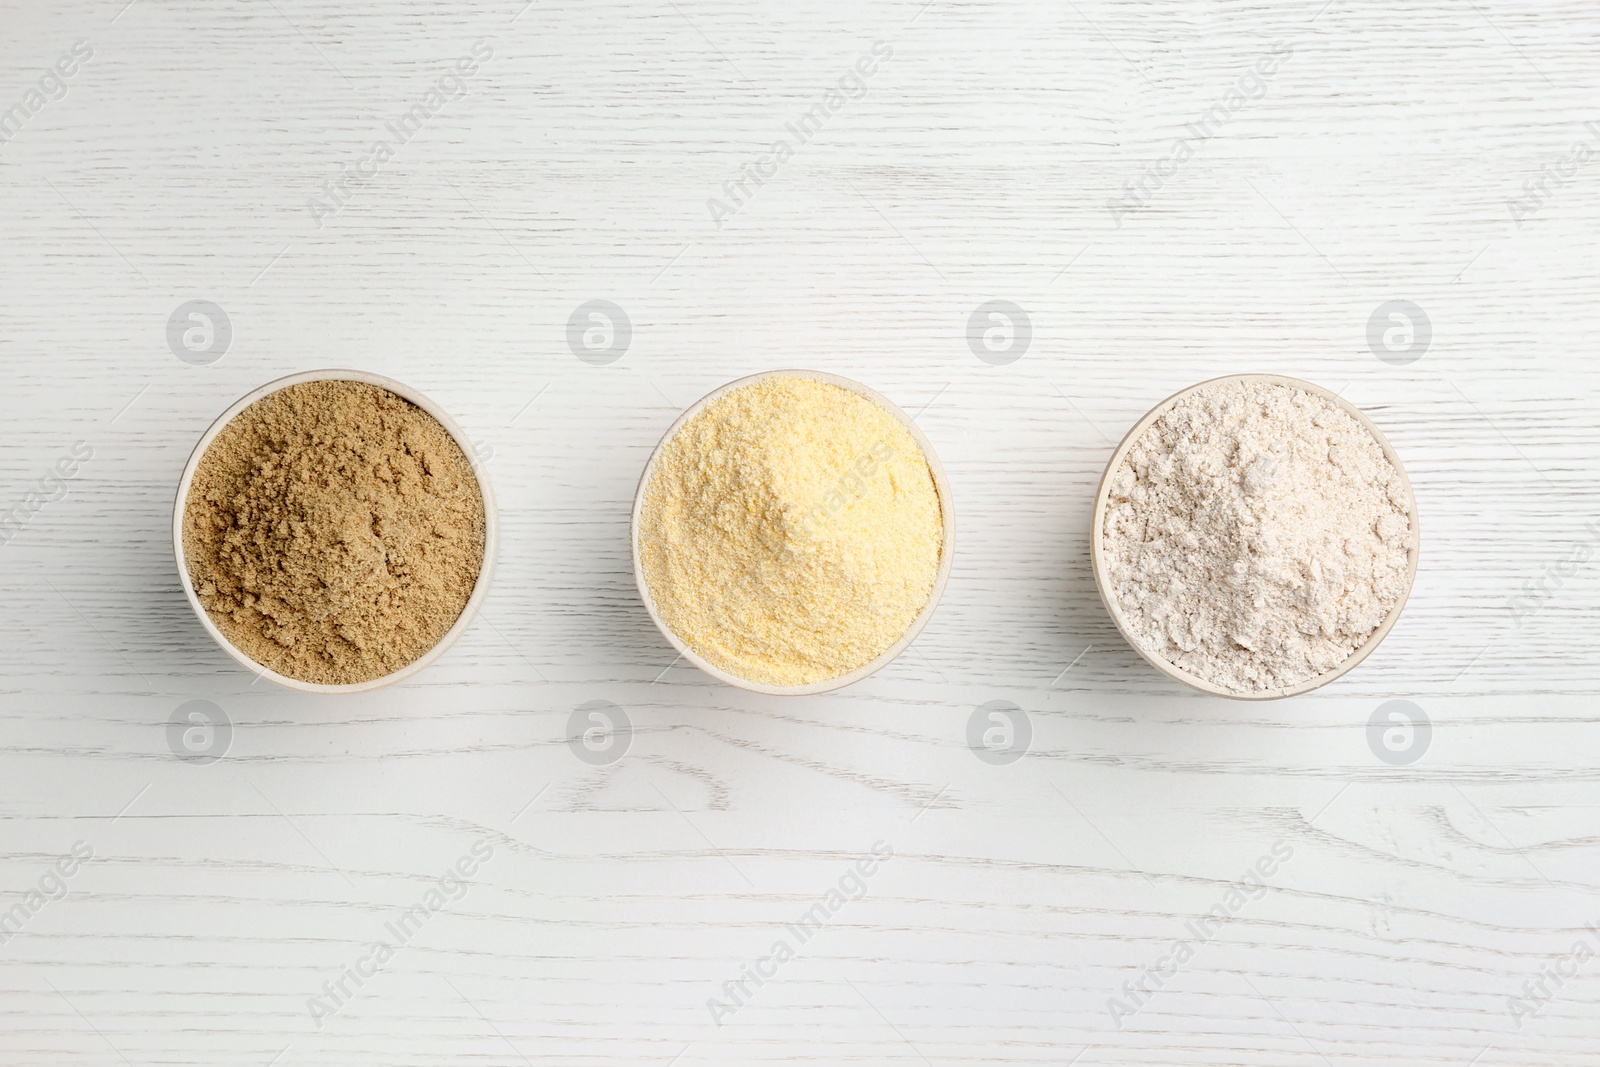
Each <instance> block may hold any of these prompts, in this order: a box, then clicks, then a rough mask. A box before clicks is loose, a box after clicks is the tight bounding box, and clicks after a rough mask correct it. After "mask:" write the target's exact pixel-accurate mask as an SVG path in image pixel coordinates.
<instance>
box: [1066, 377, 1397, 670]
mask: <svg viewBox="0 0 1600 1067" xmlns="http://www.w3.org/2000/svg"><path fill="white" fill-rule="evenodd" d="M1224 382H1267V383H1271V384H1274V385H1286V386H1290V387H1292V388H1296V389H1303V390H1305V391H1306V392H1308V393H1312V394H1314V395H1316V396H1320V397H1322V398H1323V399H1325V400H1329V401H1331V402H1332V403H1334V404H1335V405H1337V406H1338V407H1339V408H1340V410H1342V411H1346V412H1349V413H1350V414H1351V415H1353V416H1354V417H1355V419H1356V421H1357V422H1358V423H1359V424H1360V425H1361V426H1362V427H1364V428H1365V429H1366V431H1367V432H1368V433H1369V434H1371V435H1372V437H1373V439H1374V440H1376V441H1377V442H1378V445H1379V447H1380V448H1382V449H1383V454H1384V456H1385V457H1386V458H1387V459H1388V460H1389V462H1390V463H1391V464H1392V465H1393V466H1394V469H1395V472H1396V473H1397V474H1398V475H1399V476H1400V484H1401V485H1402V486H1403V487H1404V488H1405V498H1406V514H1407V517H1408V518H1409V519H1410V520H1411V533H1410V536H1409V537H1408V538H1407V544H1406V555H1407V561H1406V574H1405V585H1404V587H1403V588H1402V589H1401V591H1400V599H1399V600H1397V601H1395V604H1394V607H1392V608H1390V609H1389V613H1388V614H1387V615H1386V616H1385V617H1384V619H1383V621H1382V622H1381V623H1379V624H1378V627H1377V629H1375V630H1373V631H1372V633H1370V634H1368V635H1367V639H1366V640H1365V641H1363V642H1362V643H1361V645H1360V646H1359V647H1357V648H1356V650H1355V651H1353V652H1351V653H1350V655H1348V656H1346V657H1345V658H1344V659H1343V660H1342V661H1341V662H1340V663H1339V665H1338V666H1336V667H1334V668H1333V669H1332V670H1329V671H1325V672H1324V673H1322V674H1319V675H1316V676H1314V677H1311V678H1308V679H1306V680H1305V681H1303V682H1297V683H1295V684H1294V685H1291V686H1283V687H1280V688H1277V689H1262V690H1258V691H1254V692H1249V693H1239V692H1235V691H1233V690H1231V689H1224V688H1223V687H1222V686H1219V685H1217V684H1216V683H1214V682H1209V681H1207V680H1206V679H1204V678H1201V677H1199V676H1198V675H1194V674H1190V673H1189V672H1188V671H1186V670H1184V669H1183V668H1181V667H1179V666H1177V665H1176V664H1174V663H1171V662H1169V661H1167V660H1165V659H1162V658H1161V657H1160V656H1157V655H1155V654H1154V653H1150V652H1146V651H1145V650H1144V649H1143V648H1141V647H1140V645H1139V643H1138V642H1137V641H1136V640H1135V639H1134V636H1133V632H1132V627H1131V626H1130V625H1129V624H1128V621H1127V617H1126V616H1125V615H1124V614H1123V611H1122V607H1121V605H1120V604H1118V603H1117V598H1116V597H1115V596H1114V595H1112V593H1111V591H1110V585H1111V578H1110V574H1109V573H1108V571H1109V564H1108V563H1107V561H1106V559H1105V553H1104V550H1103V547H1102V545H1101V541H1102V539H1103V536H1104V529H1105V513H1106V507H1107V504H1108V503H1109V501H1110V498H1111V480H1112V478H1113V476H1114V475H1115V474H1116V472H1117V471H1118V470H1120V469H1121V468H1122V463H1123V460H1124V459H1126V458H1127V455H1128V453H1129V452H1130V451H1131V450H1132V449H1133V446H1134V444H1135V442H1137V441H1138V440H1139V438H1140V437H1142V436H1143V435H1144V432H1145V431H1146V430H1148V429H1149V428H1150V427H1151V426H1152V425H1153V424H1154V423H1155V422H1156V420H1157V419H1159V418H1161V416H1163V415H1165V414H1166V413H1167V412H1168V411H1170V410H1171V409H1172V407H1173V406H1174V405H1175V404H1177V403H1178V402H1179V401H1180V400H1182V399H1183V398H1185V397H1187V396H1189V395H1190V394H1192V393H1195V392H1198V391H1200V390H1202V389H1206V388H1209V387H1211V386H1215V385H1219V384H1221V383H1224ZM1421 555H1422V525H1421V515H1420V513H1419V512H1418V509H1417V494H1416V491H1415V489H1414V488H1413V487H1412V484H1411V477H1410V476H1409V475H1408V474H1407V473H1406V468H1405V464H1403V463H1401V462H1400V456H1399V454H1398V453H1397V452H1395V450H1394V446H1393V445H1391V444H1390V443H1389V439H1388V438H1387V437H1386V436H1384V433H1383V431H1382V430H1380V429H1378V426H1377V424H1376V423H1374V422H1373V421H1372V420H1371V419H1370V418H1368V417H1367V415H1366V413H1365V412H1363V411H1362V410H1361V409H1360V408H1358V407H1356V406H1355V405H1354V404H1352V403H1351V402H1350V401H1348V400H1346V399H1345V398H1344V397H1342V396H1340V395H1339V394H1338V393H1335V392H1334V391H1333V390H1331V389H1326V388H1324V387H1322V386H1320V385H1317V384H1316V383H1315V382H1308V381H1306V380H1304V379H1303V378H1292V377H1289V376H1288V375H1284V374H1271V373H1243V374H1224V375H1221V376H1219V377H1216V378H1208V379H1206V380H1205V381H1203V382H1196V383H1195V384H1194V385H1191V386H1188V387H1187V388H1184V389H1180V390H1178V391H1177V392H1176V393H1173V394H1172V395H1171V396H1169V397H1167V398H1166V399H1165V400H1163V401H1161V402H1160V403H1158V404H1157V405H1156V406H1155V407H1153V408H1151V409H1150V410H1149V411H1147V412H1146V413H1145V415H1144V417H1143V418H1141V419H1140V420H1139V421H1138V422H1136V423H1134V424H1133V428H1132V429H1130V430H1129V431H1128V432H1127V434H1125V435H1124V436H1123V438H1122V440H1121V442H1119V443H1118V445H1117V447H1116V450H1115V451H1114V452H1112V454H1111V459H1110V461H1109V462H1108V463H1107V464H1106V468H1105V472H1104V473H1103V474H1102V475H1101V476H1100V484H1099V486H1098V487H1097V488H1096V489H1095V496H1094V509H1093V511H1092V512H1091V515H1090V527H1089V559H1090V568H1091V570H1092V571H1093V572H1094V584H1095V589H1096V590H1097V591H1098V592H1099V594H1100V602H1101V603H1102V604H1104V605H1105V607H1106V611H1107V612H1108V613H1109V614H1110V616H1111V621H1112V622H1113V623H1115V624H1116V627H1117V632H1118V633H1120V634H1121V635H1122V637H1123V640H1125V641H1127V642H1128V644H1129V645H1130V646H1131V647H1132V648H1133V650H1134V651H1135V652H1137V653H1139V655H1140V656H1141V657H1142V658H1143V659H1144V660H1145V662H1147V663H1149V664H1150V665H1151V666H1152V667H1154V668H1156V670H1158V671H1160V672H1161V673H1162V674H1164V675H1166V676H1167V677H1168V678H1171V679H1173V680H1174V681H1178V682H1182V683H1183V684H1184V685H1187V686H1189V687H1190V688H1191V689H1198V690H1199V691H1200V692H1202V693H1207V694H1209V695H1211V696H1220V697H1227V698H1228V699H1230V700H1282V699H1284V698H1285V697H1292V696H1300V695H1301V694H1303V693H1309V692H1311V691H1312V690H1315V689H1320V688H1322V687H1323V686H1325V685H1327V684H1329V683H1330V682H1334V681H1337V680H1338V679H1339V678H1342V677H1344V676H1345V675H1346V674H1348V673H1350V672H1351V671H1352V670H1354V669H1355V668H1356V667H1357V666H1358V665H1359V664H1360V663H1361V661H1362V660H1364V659H1366V658H1367V656H1369V655H1370V654H1371V653H1372V651H1373V650H1374V649H1376V648H1377V647H1378V645H1380V644H1382V643H1383V639H1384V638H1385V637H1387V636H1389V631H1390V630H1392V629H1393V628H1394V624H1395V623H1396V622H1397V621H1398V620H1399V618H1400V614H1401V612H1402V611H1404V610H1405V606H1406V602H1407V601H1408V600H1409V599H1410V597H1411V587H1412V585H1413V584H1414V583H1415V581H1416V577H1417V569H1418V566H1419V563H1420V560H1421Z"/></svg>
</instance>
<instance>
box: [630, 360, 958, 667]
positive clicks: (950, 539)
mask: <svg viewBox="0 0 1600 1067" xmlns="http://www.w3.org/2000/svg"><path fill="white" fill-rule="evenodd" d="M770 378H812V379H815V380H817V381H822V382H827V383H828V384H830V385H837V386H839V387H840V388H842V389H848V390H849V391H851V392H853V393H855V394H857V395H858V396H862V397H865V398H866V399H867V400H870V401H872V402H873V403H875V404H877V405H878V406H879V407H881V408H883V409H884V410H885V411H887V412H888V413H889V414H890V415H892V416H893V417H894V418H895V420H896V421H898V422H899V423H900V425H902V426H904V427H905V428H906V430H907V431H908V432H909V433H910V434H911V439H912V440H913V441H915V442H916V443H917V447H918V448H919V449H920V450H921V451H922V458H923V461H924V462H925V463H926V464H927V466H928V472H929V473H930V474H931V475H932V477H933V491H934V494H935V496H936V497H937V498H938V501H939V512H940V518H941V522H942V526H943V532H944V543H943V544H942V545H941V546H940V549H939V569H938V571H937V572H936V573H935V575H934V579H933V588H932V589H931V590H930V591H929V593H928V602H927V603H926V604H924V605H923V606H922V610H921V611H919V612H918V613H917V617H916V618H915V619H913V620H912V621H911V625H910V626H909V627H907V628H906V631H905V632H904V633H903V634H901V635H900V637H899V638H898V639H897V640H896V641H895V642H894V644H892V645H890V646H889V647H888V648H886V649H884V650H883V651H882V652H881V653H879V654H878V655H877V656H876V657H875V658H873V659H872V660H870V661H869V662H867V663H864V664H862V665H861V666H859V667H856V668H855V669H853V670H851V671H848V672H846V673H845V674H841V675H839V676H837V677H835V678H827V679H824V680H822V681H820V682H807V683H805V684H804V685H768V684H766V683H763V682H755V681H751V680H750V679H748V678H742V677H740V676H739V675H737V674H734V673H732V672H731V671H728V670H726V669H724V668H722V667H718V666H717V665H716V664H714V663H711V662H709V661H708V660H706V659H705V657H703V656H701V655H700V654H699V653H698V652H696V651H695V650H694V649H692V648H690V647H689V645H688V643H687V642H685V641H683V640H682V639H681V638H679V637H678V635H677V634H676V633H674V632H673V630H672V628H671V627H670V626H668V625H667V622H666V620H665V619H663V618H662V617H661V613H660V612H659V611H657V610H656V604H655V598H654V597H652V596H651V594H650V588H649V583H647V582H646V581H645V576H644V561H643V559H642V557H641V555H640V551H639V538H640V534H641V529H640V527H641V522H640V520H641V516H642V514H643V511H644V499H645V489H646V487H648V486H649V484H650V477H651V475H652V474H654V473H655V469H656V463H657V461H658V460H659V459H660V458H661V454H662V452H664V451H665V450H666V447H667V442H669V441H671V440H672V439H673V438H674V437H675V436H677V434H678V431H679V430H681V429H682V428H683V426H684V425H685V424H686V423H688V422H689V421H690V420H691V419H693V418H694V417H695V416H696V415H698V414H700V413H701V412H702V411H704V410H705V409H706V408H707V407H709V406H710V405H711V404H713V403H715V402H716V401H717V400H719V399H721V398H722V397H724V396H726V395H727V394H729V393H731V392H733V391H734V390H736V389H742V388H744V387H745V386H748V385H754V384H755V383H756V382H761V381H766V380H768V379H770ZM955 537H956V518H955V505H954V502H953V500H952V498H951V495H950V482H949V479H948V478H947V477H946V475H945V470H944V465H943V464H942V463H940V462H939V455H938V453H937V452H935V451H934V449H933V443H932V442H931V441H929V440H928V437H927V435H926V434H924V433H923V432H922V430H921V428H920V427H918V426H917V424H916V422H915V421H914V420H913V419H912V418H911V416H909V415H907V414H906V413H905V412H904V411H903V410H901V408H900V407H899V405H897V404H896V403H895V402H894V401H892V400H890V399H889V398H888V397H886V396H884V395H883V394H882V393H880V392H878V391H877V390H875V389H873V388H871V387H869V386H866V385H863V384H862V383H860V382H858V381H856V380H854V379H853V378H846V377H843V376H842V375H838V374H832V373H829V372H827V371H819V370H789V369H785V370H767V371H761V372H759V373H757V374H748V375H745V376H744V377H742V378H735V379H734V380H733V381H730V382H727V383H725V384H723V385H720V386H718V387H717V388H715V389H713V390H711V392H709V393H707V394H706V395H705V396H703V397H701V398H700V399H699V400H697V401H695V402H694V403H693V404H691V405H689V406H688V407H687V408H685V409H684V411H683V412H682V413H681V414H680V415H679V416H678V417H677V418H676V419H674V420H673V422H672V425H671V426H668V427H667V430H666V432H665V433H663V434H662V435H661V440H660V441H659V442H657V443H656V447H655V449H654V450H653V451H652V452H651V453H650V459H649V461H648V462H646V463H645V465H644V471H643V472H642V473H641V474H640V475H639V484H638V487H637V488H636V489H635V490H634V494H633V511H632V514H631V516H630V517H629V521H628V542H629V546H630V550H631V552H632V555H633V580H634V584H635V585H637V586H638V588H639V597H640V599H641V600H642V601H643V602H644V607H645V610H646V611H647V612H649V613H650V618H651V620H652V621H653V622H654V623H655V624H656V629H658V630H660V631H661V633H662V636H664V637H665V638H666V639H667V641H668V642H669V643H670V644H671V645H672V647H673V648H675V649H676V650H677V651H678V653H679V655H681V656H682V657H683V658H684V659H686V660H688V661H689V662H690V663H692V664H694V665H695V666H696V667H698V668H700V670H702V671H704V672H705V673H706V674H709V675H710V676H711V677H713V678H715V679H717V680H718V681H720V682H724V683H726V684H728V685H731V686H734V687H736V688H739V689H745V690H748V691H750V692H753V693H765V694H768V695H770V696H811V695H814V694H817V693H829V692H832V691H834V690H836V689H843V688H844V687H845V686H848V685H854V684H855V683H856V682H859V681H861V680H862V679H864V678H867V677H869V676H871V675H873V674H875V673H877V672H878V671H880V670H882V669H883V668H884V667H886V666H888V665H889V664H890V663H892V662H894V660H895V659H896V658H898V657H899V655H900V654H901V653H902V652H904V651H905V650H906V649H907V648H909V647H911V642H912V641H914V640H916V637H917V635H918V634H919V633H921V632H922V629H923V627H925V626H927V624H928V621H929V620H930V619H932V618H933V613H934V611H935V610H936V609H937V608H938V606H939V600H940V598H941V597H942V596H943V595H944V589H945V585H946V583H947V582H948V581H949V579H950V571H951V567H952V566H953V564H954V562H955Z"/></svg>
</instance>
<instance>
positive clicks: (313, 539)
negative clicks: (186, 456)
mask: <svg viewBox="0 0 1600 1067" xmlns="http://www.w3.org/2000/svg"><path fill="white" fill-rule="evenodd" d="M183 544H184V556H185V560H186V562H187V564H188V570H189V580H190V582H192V583H193V586H194V589H195V591H196V592H197V593H198V594H199V597H200V602H201V604H202V605H204V607H205V609H206V612H207V614H208V615H209V616H210V618H211V620H212V622H214V623H215V624H216V625H217V627H218V628H219V629H220V630H221V631H222V632H223V634H224V635H225V636H226V637H227V638H228V640H229V641H231V642H232V643H233V644H234V645H235V646H236V647H237V648H238V649H239V650H240V651H242V652H243V653H245V655H247V656H249V657H250V658H251V659H253V660H255V661H256V662H257V663H260V664H262V665H264V666H266V667H269V668H271V669H272V670H275V671H277V672H278V673H279V674H283V675H286V676H287V677H290V678H296V679H299V680H301V681H307V682H318V683H323V684H332V685H343V684H350V683H353V682H364V681H369V680H371V679H373V678H380V677H382V676H384V675H386V674H391V673H393V672H394V671H397V670H399V669H400V668H401V667H404V666H405V665H406V664H408V663H411V662H412V661H414V660H416V659H417V658H419V657H420V656H422V655H423V654H425V653H426V652H427V651H428V650H429V649H431V648H432V647H433V646H434V645H436V644H437V643H438V642H439V639H440V638H442V637H443V636H444V634H445V632H446V631H448V630H449V629H450V627H451V625H453V624H454V623H455V621H456V619H457V618H458V617H460V615H461V611H462V609H463V608H464V607H465V606H466V603H467V600H468V598H469V597H470V596H471V595H472V590H473V587H474V586H475V585H476V584H477V580H478V573H479V571H480V570H481V568H482V565H483V549H484V506H483V496H482V494H481V492H480V490H479V487H478V480H477V477H476V476H475V475H474V474H473V471H472V465H471V464H470V463H469V462H468V460H467V457H466V456H465V454H463V453H462V451H461V448H460V446H459V445H457V444H456V442H455V439H454V438H452V437H451V436H450V434H449V433H448V431H446V430H445V428H444V427H443V426H441V425H440V424H439V422H438V420H436V419H434V418H433V417H432V416H431V415H429V414H428V413H427V412H425V411H423V410H422V409H421V408H418V407H417V406H416V405H414V404H412V403H410V402H409V401H407V400H405V399H403V398H401V397H399V396H396V395H395V394H394V393H391V392H389V391H388V390H387V389H382V388H379V387H377V386H374V385H368V384H366V383H363V382H352V381H316V382H302V383H300V384H298V385H291V386H288V387H287V388H284V389H280V390H279V391H277V392H275V393H273V394H271V395H270V396H266V397H263V398H262V399H261V400H258V401H256V402H255V403H254V404H251V405H250V406H249V407H247V408H245V409H244V411H242V412H240V413H239V414H238V415H237V416H236V417H235V418H234V419H233V420H232V421H230V422H229V423H228V425H227V426H226V427H224V428H223V430H222V432H221V433H220V434H218V435H217V437H216V439H215V440H213V441H212V443H211V445H210V447H208V448H207V449H206V452H205V455H204V456H203V457H201V460H200V463H199V464H198V465H197V467H196V469H195V475H194V480H193V483H192V485H191V486H190V489H189V495H188V499H187V501H186V502H185V505H184V514H183Z"/></svg>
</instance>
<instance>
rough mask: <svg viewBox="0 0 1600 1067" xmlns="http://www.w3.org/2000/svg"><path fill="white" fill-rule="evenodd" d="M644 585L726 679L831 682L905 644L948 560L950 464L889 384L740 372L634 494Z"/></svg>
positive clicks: (687, 422) (690, 418)
mask: <svg viewBox="0 0 1600 1067" xmlns="http://www.w3.org/2000/svg"><path fill="white" fill-rule="evenodd" d="M632 540H633V564H634V574H635V577H636V578H637V580H638V584H639V594H640V596H641V597H642V598H643V600H644V604H645V607H646V609H647V610H648V611H649V612H650V616H651V618H653V619H654V620H655V622H656V625H657V626H659V627H660V628H661V632H662V633H663V634H665V635H666V638H667V640H668V641H670V642H671V643H672V645H673V646H674V647H675V648H676V649H677V650H678V651H679V652H681V653H682V654H683V656H684V658H686V659H688V660H689V661H690V662H691V663H693V664H694V665H695V666H697V667H699V668H700V669H701V670H703V671H705V672H706V673H707V674H710V675H711V676H712V677H714V678H717V679H720V680H721V681H724V682H727V683H728V684H730V685H735V686H739V687H740V688H743V689H750V690H754V691H756V692H760V693H776V694H791V695H798V694H805V693H822V692H826V691H828V690H831V689H838V688H841V687H843V686H846V685H850V684H851V683H853V682H857V681H860V680H861V679H862V678H865V677H867V676H868V675H870V674H872V673H873V672H874V671H876V670H878V669H879V668H881V667H883V666H884V665H885V664H887V663H889V662H890V661H892V660H893V659H894V658H895V657H896V656H897V655H899V654H900V653H901V652H902V651H904V650H905V648H906V646H907V645H909V644H910V643H911V641H912V640H913V639H914V638H915V637H916V635H917V633H918V632H919V631H920V630H921V629H922V627H923V626H924V625H926V623H927V621H928V619H929V618H930V617H931V616H932V614H933V610H934V607H935V606H936V605H937V604H938V601H939V595H940V593H941V592H943V590H944V585H945V582H946V580H947V579H948V578H949V575H950V564H951V559H952V556H953V551H954V541H955V516H954V514H953V512H952V510H951V506H950V489H949V485H948V483H947V482H946V479H945V475H944V469H943V468H942V467H941V466H940V465H939V460H938V457H937V456H935V455H934V452H933V448H932V446H931V445H930V444H929V443H928V440H927V438H925V437H924V436H923V435H922V431H920V430H919V429H917V426H916V424H915V423H914V422H912V421H911V419H910V418H909V417H907V416H906V414H905V412H903V411H901V410H900V409H899V408H898V407H896V406H895V405H894V404H892V403H891V402H889V401H888V400H887V399H885V398H884V397H882V396H880V395H879V394H878V393H876V392H874V391H872V390H871V389H868V388H867V387H866V386H864V385H861V384H860V383H859V382H854V381H851V380H850V379H848V378H841V377H839V376H838V375H834V374H825V373H822V372H819V371H793V370H786V371H771V372H768V373H764V374H757V375H753V376H751V377H748V378H741V379H739V380H738V381H735V382H730V383H729V384H727V385H725V386H723V387H722V388H720V389H717V390H715V391H714V392H712V393H710V394H708V395H707V396H705V397H704V398H702V399H701V400H700V401H699V402H698V403H696V404H695V405H694V406H692V407H691V408H689V409H688V410H687V411H685V412H684V413H683V415H682V416H680V417H679V418H678V420H677V421H676V422H674V423H673V424H672V427H671V428H670V429H668V430H667V433H666V435H665V436H664V437H663V438H662V440H661V444H660V445H659V446H657V448H656V450H655V453H654V454H653V455H652V456H651V457H650V462H649V463H648V464H647V465H646V466H645V469H644V475H643V477H641V478H640V480H639V490H638V493H637V495H636V496H635V498H634V505H633V530H632Z"/></svg>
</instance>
